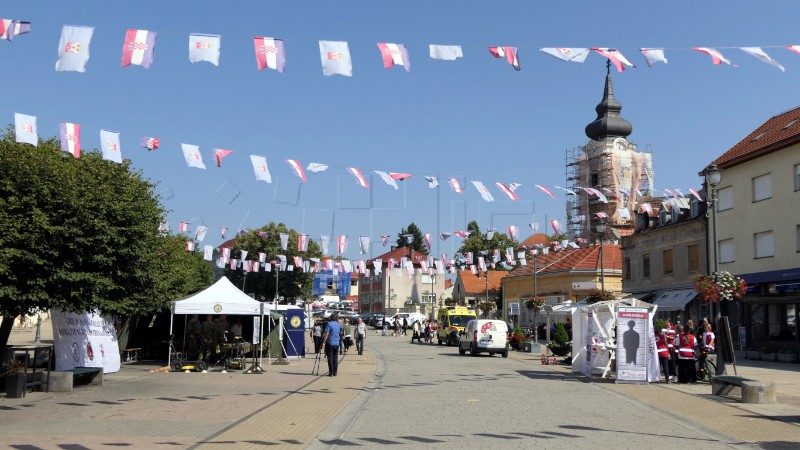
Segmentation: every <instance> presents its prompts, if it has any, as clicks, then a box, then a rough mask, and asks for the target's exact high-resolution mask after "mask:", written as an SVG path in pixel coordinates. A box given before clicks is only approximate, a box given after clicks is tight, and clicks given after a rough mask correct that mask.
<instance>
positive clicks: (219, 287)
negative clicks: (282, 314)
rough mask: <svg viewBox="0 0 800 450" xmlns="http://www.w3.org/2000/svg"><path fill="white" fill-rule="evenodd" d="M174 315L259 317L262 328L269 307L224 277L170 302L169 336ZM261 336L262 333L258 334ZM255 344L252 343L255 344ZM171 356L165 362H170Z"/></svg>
mask: <svg viewBox="0 0 800 450" xmlns="http://www.w3.org/2000/svg"><path fill="white" fill-rule="evenodd" d="M175 314H227V315H243V316H261V318H260V321H259V324H262V325H260V326H262V327H263V323H264V317H263V316H264V314H269V305H266V304H262V303H261V302H259V301H258V300H255V299H253V298H251V297H250V296H249V295H247V294H245V293H244V292H242V291H241V290H240V289H239V288H237V287H236V286H234V285H233V283H231V282H230V280H228V278H226V277H222V278H220V279H219V281H217V282H216V283H214V284H212V285H211V286H209V287H208V288H206V289H205V290H202V291H200V292H198V293H196V294H194V295H191V296H189V297H186V298H184V299H181V300H173V301H172V315H171V316H170V319H169V334H170V336H171V335H172V321H173V317H174V316H175ZM260 334H263V332H261V333H259V335H260ZM255 343H256V342H254V344H255ZM171 358H172V355H169V356H168V359H167V362H168V363H169V362H171Z"/></svg>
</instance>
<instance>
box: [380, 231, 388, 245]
mask: <svg viewBox="0 0 800 450" xmlns="http://www.w3.org/2000/svg"><path fill="white" fill-rule="evenodd" d="M381 242H383V246H384V247H386V244H387V243H388V242H389V235H388V234H382V235H381Z"/></svg>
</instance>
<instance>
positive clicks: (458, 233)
mask: <svg viewBox="0 0 800 450" xmlns="http://www.w3.org/2000/svg"><path fill="white" fill-rule="evenodd" d="M453 234H455V235H456V236H458V237H460V238H462V239H466V238H467V236H469V235H470V232H469V231H454V232H453Z"/></svg>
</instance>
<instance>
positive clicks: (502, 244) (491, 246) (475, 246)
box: [458, 220, 519, 270]
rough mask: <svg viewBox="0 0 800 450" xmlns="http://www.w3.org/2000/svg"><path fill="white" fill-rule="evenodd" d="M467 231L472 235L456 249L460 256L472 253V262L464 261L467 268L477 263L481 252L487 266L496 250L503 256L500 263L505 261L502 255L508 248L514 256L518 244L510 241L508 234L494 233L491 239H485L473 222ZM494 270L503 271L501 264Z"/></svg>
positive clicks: (484, 234) (476, 223) (476, 224)
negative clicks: (512, 250) (483, 252)
mask: <svg viewBox="0 0 800 450" xmlns="http://www.w3.org/2000/svg"><path fill="white" fill-rule="evenodd" d="M467 231H471V232H472V233H471V234H470V235H469V236H467V238H466V239H464V243H463V244H461V247H460V248H459V249H458V253H460V254H461V255H466V254H467V253H468V252H472V255H473V260H472V261H466V265H467V266H469V265H470V264H477V263H478V257H479V256H481V251H485V254H484V255H483V257H484V260H485V261H486V265H487V266H489V263H491V262H492V254H493V253H494V251H495V250H496V249H497V250H500V253H502V254H503V257H502V259H501V261H505V256H504V255H505V251H506V249H507V248H508V247H513V248H514V255H515V256H516V253H517V251H518V250H517V247H518V246H519V242H517V241H512V240H511V238H509V237H508V234H506V233H501V232H495V233H494V236H492V239H486V233H483V232H481V229H480V226H478V222H476V221H474V220H473V221H472V222H470V223H469V224H467ZM496 269H497V270H504V269H503V266H502V265H501V264H497V266H496Z"/></svg>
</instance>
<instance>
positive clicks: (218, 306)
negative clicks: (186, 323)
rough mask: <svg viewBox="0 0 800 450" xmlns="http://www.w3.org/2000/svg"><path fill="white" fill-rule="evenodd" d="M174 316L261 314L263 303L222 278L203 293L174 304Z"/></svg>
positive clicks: (175, 301) (176, 301)
mask: <svg viewBox="0 0 800 450" xmlns="http://www.w3.org/2000/svg"><path fill="white" fill-rule="evenodd" d="M172 313H173V314H230V315H247V316H255V315H260V314H261V302H259V301H257V300H255V299H253V298H251V297H250V296H249V295H247V294H245V293H244V292H242V291H241V290H239V288H237V287H236V286H234V285H233V283H231V282H230V280H228V279H227V278H226V277H222V278H220V279H219V281H217V282H216V283H214V284H212V285H211V286H209V287H208V288H206V289H205V290H203V291H200V292H198V293H196V294H194V295H191V296H189V297H186V298H184V299H182V300H174V301H173V302H172Z"/></svg>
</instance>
